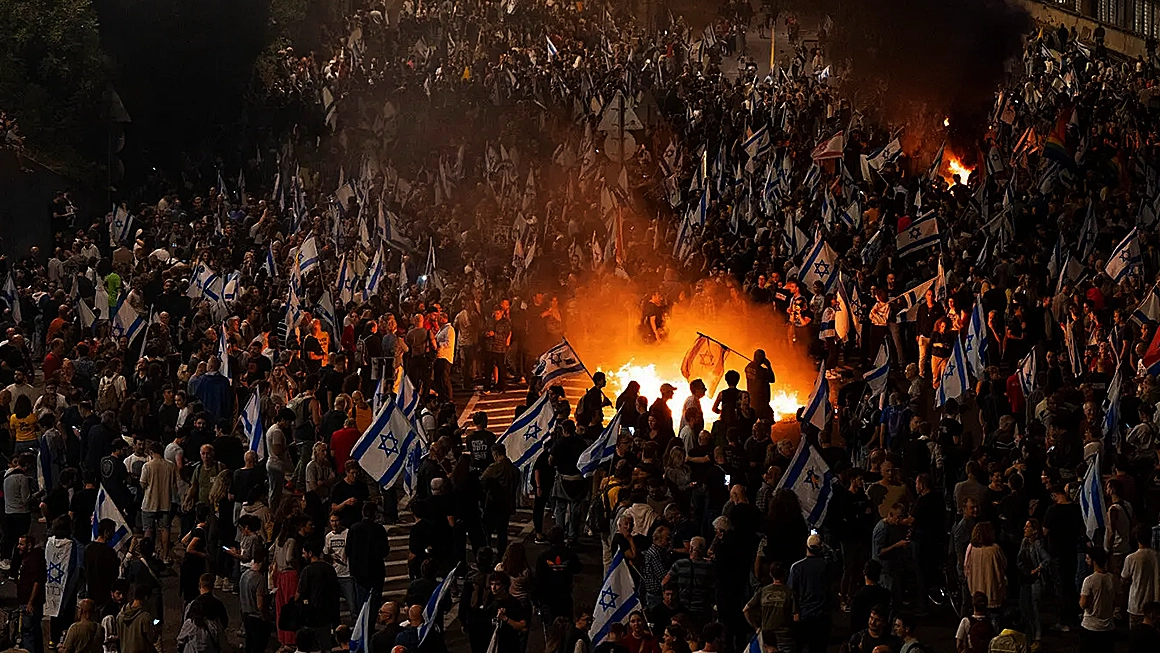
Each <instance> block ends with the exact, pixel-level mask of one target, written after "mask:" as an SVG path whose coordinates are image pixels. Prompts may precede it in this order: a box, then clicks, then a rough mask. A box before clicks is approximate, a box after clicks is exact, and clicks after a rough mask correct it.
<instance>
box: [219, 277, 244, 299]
mask: <svg viewBox="0 0 1160 653" xmlns="http://www.w3.org/2000/svg"><path fill="white" fill-rule="evenodd" d="M240 278H241V273H240V272H234V273H233V274H231V275H230V276H229V277H228V278H227V279H226V284H225V286H224V287H223V288H222V301H223V302H232V301H234V300H236V299H237V298H238V284H239V283H240Z"/></svg>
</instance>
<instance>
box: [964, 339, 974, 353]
mask: <svg viewBox="0 0 1160 653" xmlns="http://www.w3.org/2000/svg"><path fill="white" fill-rule="evenodd" d="M974 350H975V345H974V343H972V342H971V341H970V340H968V341H967V349H966V353H968V354H969V353H971V352H972V351H974Z"/></svg>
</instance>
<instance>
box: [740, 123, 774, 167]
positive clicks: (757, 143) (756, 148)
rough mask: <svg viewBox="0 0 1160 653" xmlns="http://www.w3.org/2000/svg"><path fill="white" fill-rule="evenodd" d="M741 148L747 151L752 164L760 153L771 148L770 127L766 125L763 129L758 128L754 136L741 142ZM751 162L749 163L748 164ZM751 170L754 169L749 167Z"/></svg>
mask: <svg viewBox="0 0 1160 653" xmlns="http://www.w3.org/2000/svg"><path fill="white" fill-rule="evenodd" d="M741 148H742V149H744V150H745V153H746V154H748V155H749V158H750V164H752V160H753V159H756V158H757V157H758V156H759V155H761V154H762V153H764V152H765V151H766V150H768V149H769V129H768V128H767V127H764V126H763V127H762V128H761V129H758V130H757V131H756V132H754V134H753V135H752V136H750V137H749V138H747V139H745V141H744V142H743V143H742V144H741ZM750 164H747V166H748V165H750ZM749 170H750V172H752V171H753V169H752V168H749Z"/></svg>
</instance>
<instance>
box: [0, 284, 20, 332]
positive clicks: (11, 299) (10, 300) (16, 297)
mask: <svg viewBox="0 0 1160 653" xmlns="http://www.w3.org/2000/svg"><path fill="white" fill-rule="evenodd" d="M0 299H3V300H4V301H5V302H6V303H7V304H8V308H9V309H11V310H12V319H13V320H14V321H15V322H16V324H20V323H21V322H23V321H24V317H23V315H22V314H21V312H20V294H19V293H17V292H16V282H15V281H13V279H12V273H11V272H9V273H8V278H7V279H6V280H5V281H4V287H3V288H0Z"/></svg>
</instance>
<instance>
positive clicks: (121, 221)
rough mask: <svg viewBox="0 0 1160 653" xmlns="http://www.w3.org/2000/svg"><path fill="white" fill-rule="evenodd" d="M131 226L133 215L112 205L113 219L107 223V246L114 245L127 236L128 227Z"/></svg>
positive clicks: (123, 240)
mask: <svg viewBox="0 0 1160 653" xmlns="http://www.w3.org/2000/svg"><path fill="white" fill-rule="evenodd" d="M132 226H133V216H131V215H129V213H128V212H126V211H125V209H123V208H121V207H119V206H117V205H116V204H114V205H113V221H112V223H111V224H110V225H109V246H110V247H116V246H117V245H120V244H121V243H123V242H125V239H126V238H128V237H129V229H130V228H131V227H132Z"/></svg>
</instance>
